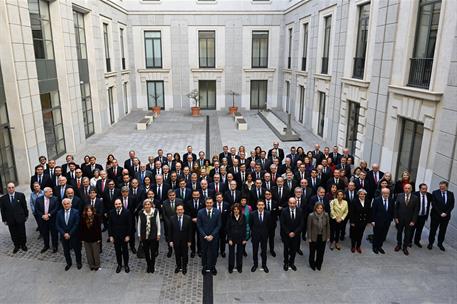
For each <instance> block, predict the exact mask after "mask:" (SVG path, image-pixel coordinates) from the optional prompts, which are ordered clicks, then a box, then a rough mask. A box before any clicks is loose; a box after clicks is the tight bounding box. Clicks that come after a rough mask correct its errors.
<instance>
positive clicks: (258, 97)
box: [251, 80, 268, 110]
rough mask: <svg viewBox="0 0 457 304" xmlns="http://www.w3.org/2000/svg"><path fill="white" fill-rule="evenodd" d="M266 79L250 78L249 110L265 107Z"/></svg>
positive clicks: (263, 108)
mask: <svg viewBox="0 0 457 304" xmlns="http://www.w3.org/2000/svg"><path fill="white" fill-rule="evenodd" d="M267 86H268V80H251V110H265V109H266V108H267Z"/></svg>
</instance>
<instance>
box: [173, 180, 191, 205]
mask: <svg viewBox="0 0 457 304" xmlns="http://www.w3.org/2000/svg"><path fill="white" fill-rule="evenodd" d="M175 193H176V197H177V198H180V199H181V200H182V201H183V203H184V205H185V206H186V205H187V203H188V202H189V201H191V200H192V190H191V189H190V188H187V184H186V181H185V180H184V179H183V178H181V179H180V180H179V188H177V189H176V190H175Z"/></svg>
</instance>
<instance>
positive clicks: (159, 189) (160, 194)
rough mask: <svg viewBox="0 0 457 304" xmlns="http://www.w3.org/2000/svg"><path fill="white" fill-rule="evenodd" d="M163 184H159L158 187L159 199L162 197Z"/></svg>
mask: <svg viewBox="0 0 457 304" xmlns="http://www.w3.org/2000/svg"><path fill="white" fill-rule="evenodd" d="M161 188H162V187H161V186H158V187H157V196H158V197H159V199H162V191H161Z"/></svg>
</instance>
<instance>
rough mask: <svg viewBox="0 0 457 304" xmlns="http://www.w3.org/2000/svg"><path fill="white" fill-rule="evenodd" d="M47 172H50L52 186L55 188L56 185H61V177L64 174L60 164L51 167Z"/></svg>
mask: <svg viewBox="0 0 457 304" xmlns="http://www.w3.org/2000/svg"><path fill="white" fill-rule="evenodd" d="M46 172H47V173H46ZM46 172H45V174H48V175H49V178H50V179H51V184H50V187H51V188H52V189H54V187H57V186H58V185H59V177H60V176H62V168H61V167H59V166H55V167H53V169H49V170H48V171H46Z"/></svg>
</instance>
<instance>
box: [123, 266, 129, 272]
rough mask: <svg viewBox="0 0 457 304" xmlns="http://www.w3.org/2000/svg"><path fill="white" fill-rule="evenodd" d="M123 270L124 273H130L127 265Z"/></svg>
mask: <svg viewBox="0 0 457 304" xmlns="http://www.w3.org/2000/svg"><path fill="white" fill-rule="evenodd" d="M124 270H125V273H129V272H130V267H129V265H125V267H124Z"/></svg>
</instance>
